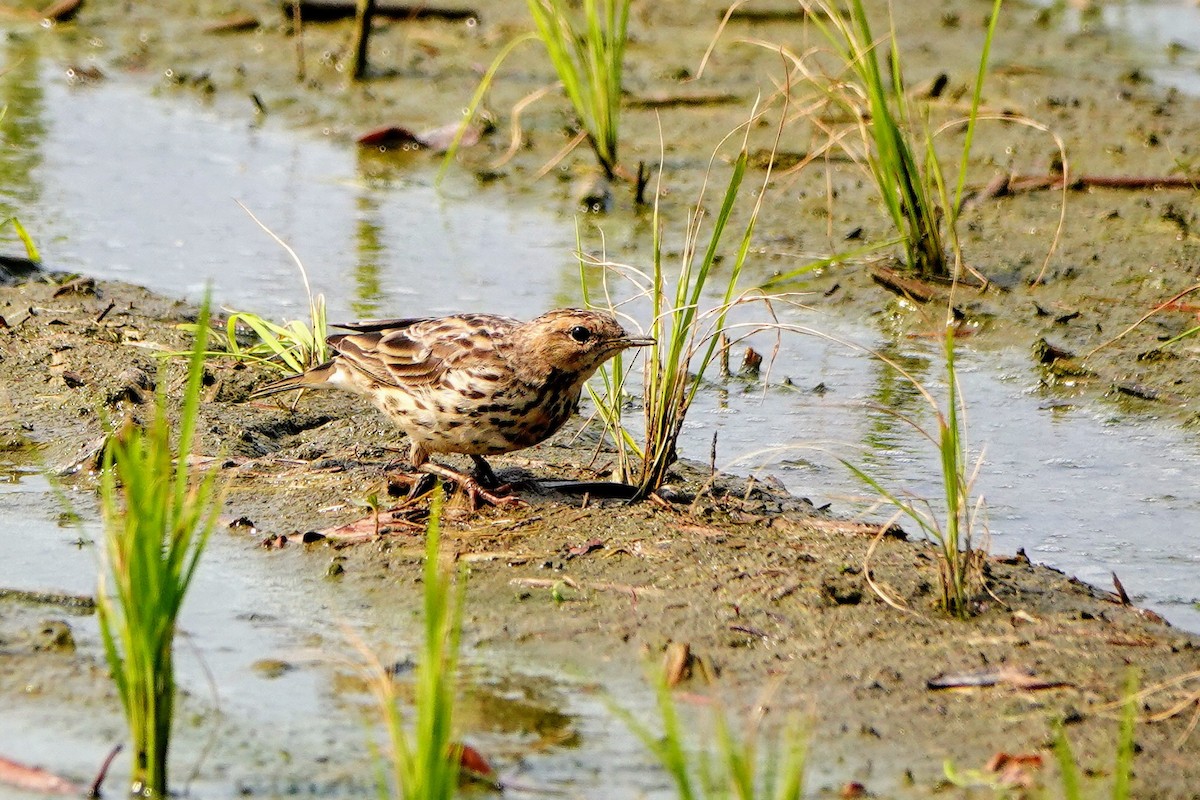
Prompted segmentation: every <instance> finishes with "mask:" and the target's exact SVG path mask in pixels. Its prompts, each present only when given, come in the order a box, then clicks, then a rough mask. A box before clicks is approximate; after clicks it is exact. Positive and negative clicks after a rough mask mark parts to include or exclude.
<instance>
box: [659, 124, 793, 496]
mask: <svg viewBox="0 0 1200 800" xmlns="http://www.w3.org/2000/svg"><path fill="white" fill-rule="evenodd" d="M752 118H756V115H752ZM746 130H747V133H748V131H749V128H748V127H747V129H746ZM713 157H714V158H715V157H716V154H715V153H714V156H713ZM748 163H749V152H748V149H747V147H746V142H745V141H743V143H742V148H741V151H740V152H739V154H738V156H737V158H736V159H735V160H734V162H733V169H732V171H731V173H730V176H729V181H728V183H727V184H726V187H725V194H724V196H723V198H722V201H721V205H720V208H719V210H718V211H717V214H716V216H715V217H714V219H713V223H712V228H711V230H710V232H709V234H708V240H707V243H706V244H705V246H704V250H703V254H702V255H701V254H700V253H701V251H700V244H701V234H700V231H701V224H702V221H703V218H704V211H703V205H702V202H698V203H697V205H696V207H695V209H694V211H693V213H692V214H691V218H690V220H689V224H688V228H687V232H686V235H685V240H684V247H683V252H682V255H681V258H680V263H679V267H678V270H677V271H676V272H675V274H674V275H672V276H670V279H668V275H667V272H666V270H665V268H664V265H663V243H662V223H661V219H660V210H659V202H660V198H661V194H662V193H661V188H659V189H658V190H657V191H656V196H655V201H654V218H653V224H654V238H653V271H652V273H651V284H650V302H651V305H652V307H653V312H654V316H653V322H652V324H651V329H650V331H649V332H650V335H651V336H653V337H654V339H655V342H656V344H654V345H652V346H651V347H650V348H649V353H648V355H647V357H646V362H645V379H644V384H643V398H644V409H645V410H644V413H645V418H646V443H645V447H644V448H643V460H642V472H641V476H640V478H639V481H638V490H639V492H638V493H639V496H642V497H644V496H647V495H649V494H650V493H651V492H654V491H655V490H657V489H658V488H659V487H660V486H661V485H662V484H663V482H664V481H665V480H666V477H667V470H668V469H669V468H670V467H671V465H672V464H673V463H674V462H675V460H676V458H677V453H676V444H677V442H678V440H679V435H680V433H681V432H682V430H683V423H684V418H685V417H686V415H687V412H688V409H689V408H690V407H691V404H692V401H693V400H695V397H696V393H697V392H698V391H699V389H700V386H701V385H702V384H703V380H704V375H705V373H706V372H707V371H708V369H709V368H710V367H711V366H712V363H713V361H714V359H715V358H716V357H717V355H718V345H719V344H720V342H721V334H722V333H723V332H724V329H725V326H726V318H727V315H728V314H729V311H730V309H731V308H733V306H734V305H735V304H736V303H737V300H738V282H739V279H740V278H741V274H742V270H743V268H744V267H745V265H746V260H747V258H748V256H749V254H750V244H751V241H752V240H753V236H754V226H755V223H756V222H757V220H758V214H759V211H760V210H761V208H762V202H763V197H765V195H766V187H767V185H768V183H769V181H770V179H771V171H770V169H768V170H767V172H766V175H765V177H764V178H763V184H762V190H761V191H759V192H758V196H757V198H756V200H755V203H754V207H753V209H752V211H751V213H750V215H749V218H748V220H747V222H746V224H745V227H744V228H743V229H742V233H741V239H740V240H739V241H738V244H737V253H736V255H735V256H734V258H733V259H732V260H731V263H730V265H729V267H728V271H727V272H726V273H725V274H724V275H722V276H721V278H720V289H721V292H720V297H721V299H720V301H719V302H718V303H717V304H715V307H714V309H713V310H712V311H711V312H705V313H702V312H701V308H702V306H703V304H704V297H705V291H706V289H707V288H708V285H709V278H710V276H711V275H712V271H713V266H714V265H715V264H716V262H717V256H718V254H719V252H720V249H721V245H722V243H723V240H724V234H725V229H726V227H727V226H728V224H729V221H730V219H731V218H732V216H733V211H734V206H735V204H736V201H737V199H738V194H739V192H740V190H741V187H742V181H743V180H744V178H745V174H746V167H747V165H748ZM710 168H711V162H710ZM661 174H662V173H661V170H660V172H659V175H660V180H661ZM698 256H699V258H698V260H697V257H698ZM672 282H673V283H674V289H673V291H672V289H671V287H670V285H669V284H670V283H672ZM706 323H707V324H708V326H707V328H705V324H706Z"/></svg>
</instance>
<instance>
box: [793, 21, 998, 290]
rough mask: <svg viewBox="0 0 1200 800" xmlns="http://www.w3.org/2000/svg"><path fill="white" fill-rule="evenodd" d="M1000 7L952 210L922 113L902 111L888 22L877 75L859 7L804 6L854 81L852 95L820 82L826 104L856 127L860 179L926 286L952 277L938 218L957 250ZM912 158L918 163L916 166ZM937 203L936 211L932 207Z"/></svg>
mask: <svg viewBox="0 0 1200 800" xmlns="http://www.w3.org/2000/svg"><path fill="white" fill-rule="evenodd" d="M1001 2H1002V0H994V4H993V7H992V14H991V17H990V18H989V22H988V28H987V33H986V35H985V38H984V44H983V48H982V52H981V56H980V61H979V68H978V71H977V73H976V81H975V86H974V90H973V93H972V98H971V110H970V113H969V115H968V117H967V131H966V136H965V139H964V143H963V146H962V149H961V151H960V158H959V173H958V176H957V179H956V185H955V196H954V202H952V203H951V202H949V200H948V198H947V196H946V190H945V180H944V177H943V171H942V167H941V164H940V162H939V160H938V158H937V154H936V152H934V148H933V136H932V134H931V133H930V131H929V125H928V120H927V119H926V111H925V110H922V111H921V112H920V113H918V112H917V111H915V110H914V109H912V108H911V107H910V100H909V95H908V92H907V91H906V88H905V83H904V77H903V69H902V64H901V58H900V48H899V44H898V41H897V37H896V30H895V26H894V24H893V22H892V20H891V17H890V15H889V35H888V37H887V38H886V39H885V40H883V41H886V42H887V43H888V44H889V45H890V55H889V56H888V57H887V59H886V65H887V69H886V71H885V70H884V68H882V67H881V65H880V58H879V56H878V54H877V48H878V47H879V45H880V41H878V40H876V39H875V38H874V35H873V34H872V30H871V25H870V21H869V19H868V17H867V13H866V10H865V8H864V7H863V3H862V0H852V1H851V3H850V6H849V17H848V18H847V17H846V16H844V15H842V14H841V13H837V11H836V9H834V8H833V7H832V6H831V5H830V4H828V3H827V2H824V0H821V1H820V2H816V3H811V4H810V3H804V5H805V7H806V8H808V9H809V10H810V11H819V12H821V13H813V14H812V15H811V17H810V18H811V19H812V20H813V23H814V24H815V25H816V26H817V27H818V29H819V30H820V31H821V32H822V34H823V35H824V36H825V38H826V39H827V40H828V41H829V42H830V44H831V46H832V47H833V50H834V52H835V54H836V57H837V59H838V60H839V62H840V63H841V64H843V65H844V66H845V68H846V69H847V70H849V72H850V73H851V74H852V75H853V76H854V78H855V81H856V83H855V84H854V85H853V86H852V87H848V86H846V85H845V84H844V83H843V82H841V81H839V80H836V79H833V78H825V79H824V80H823V82H824V83H825V84H826V87H825V88H826V91H827V94H828V96H829V98H830V99H831V100H832V101H833V102H835V103H836V104H838V105H840V106H843V107H844V108H846V109H847V110H849V111H850V112H851V113H853V114H854V116H855V118H856V119H858V120H859V127H860V128H861V130H862V138H863V151H864V155H865V160H866V162H867V166H868V171H869V172H870V174H871V177H872V179H873V181H874V184H875V187H876V190H877V192H878V193H879V196H880V199H881V200H882V201H883V204H884V206H885V207H886V209H887V212H888V216H889V217H890V218H891V220H892V223H893V225H895V227H896V229H897V230H898V231H899V232H900V234H901V237H902V239H903V242H904V249H905V261H906V263H907V264H908V266H909V267H910V268H911V269H913V270H915V271H916V272H918V273H919V274H920V275H921V276H923V277H926V278H950V277H953V276H954V275H953V274H952V270H951V268H950V263H949V261H948V259H947V254H946V248H945V241H944V236H943V232H942V231H943V228H942V222H943V217H945V224H946V228H947V229H948V230H949V231H950V234H951V236H952V237H954V238H955V241H956V242H957V234H956V226H957V221H958V213H959V208H960V206H961V200H962V193H963V189H964V187H965V181H966V168H967V163H968V161H969V158H970V151H971V145H972V142H973V140H974V133H975V126H976V122H977V119H978V115H979V105H980V102H981V98H982V93H983V82H984V77H985V76H986V71H987V62H988V58H989V56H990V53H991V43H992V39H993V38H994V36H995V33H996V25H997V20H998V17H999V12H1000V6H1001ZM864 99H865V105H864ZM918 131H919V132H920V134H918ZM918 135H920V137H921V139H918ZM918 154H921V155H922V156H923V157H922V158H918ZM939 197H940V199H941V201H942V202H941V204H940V205H939V204H938V203H937V202H935V200H936V199H938V198H939ZM956 253H957V247H956Z"/></svg>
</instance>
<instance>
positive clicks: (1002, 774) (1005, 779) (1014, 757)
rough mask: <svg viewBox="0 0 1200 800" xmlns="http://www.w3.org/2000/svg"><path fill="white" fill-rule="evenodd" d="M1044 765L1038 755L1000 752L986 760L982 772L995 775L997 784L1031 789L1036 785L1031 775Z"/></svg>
mask: <svg viewBox="0 0 1200 800" xmlns="http://www.w3.org/2000/svg"><path fill="white" fill-rule="evenodd" d="M1044 763H1045V762H1044V761H1043V759H1042V757H1041V755H1039V754H1038V753H1016V754H1014V753H1004V752H1000V753H996V754H995V755H994V756H992V757H991V758H990V759H988V763H987V765H986V766H985V767H984V770H985V771H987V772H991V773H993V774H995V776H996V780H997V782H998V783H1000V784H1002V785H1004V786H1008V787H1012V788H1017V787H1021V788H1025V789H1031V788H1033V786H1034V785H1035V783H1036V780H1035V778H1034V776H1033V773H1034V772H1035V771H1037V770H1039V769H1041V768H1042V766H1043V765H1044Z"/></svg>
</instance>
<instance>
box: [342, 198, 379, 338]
mask: <svg viewBox="0 0 1200 800" xmlns="http://www.w3.org/2000/svg"><path fill="white" fill-rule="evenodd" d="M378 197H379V196H378V194H377V193H375V192H372V191H364V192H361V193H360V194H359V196H358V202H357V211H358V221H357V224H356V226H355V244H356V245H357V246H356V247H355V248H354V254H355V262H354V293H353V299H352V300H351V301H350V310H351V311H353V312H354V316H355V317H356V318H358V319H366V318H369V317H379V316H382V314H381V311H380V309H381V307H382V306H383V303H384V300H385V299H386V298H385V295H384V292H383V289H382V284H381V282H380V272H381V269H380V264H381V259H382V258H383V256H384V245H383V240H382V236H381V232H382V228H383V221H382V220H381V219H380V215H379V201H378Z"/></svg>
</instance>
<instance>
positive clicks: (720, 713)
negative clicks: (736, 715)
mask: <svg viewBox="0 0 1200 800" xmlns="http://www.w3.org/2000/svg"><path fill="white" fill-rule="evenodd" d="M655 694H656V699H657V706H658V714H659V719H660V723H661V727H662V732H661V733H655V732H654V731H653V730H652V729H651V728H650V727H648V726H647V725H645V724H643V723H642V722H640V721H638V720H637V719H636V718H635V717H634V716H633V715H632V714H631V713H630V712H629V711H627V710H626V709H623V708H620V707H619V706H613V712H614V713H615V714H616V715H617V716H618V717H620V718H621V720H622V721H623V722H624V723H625V725H626V726H627V727H628V728H629V730H630V731H632V732H633V734H634V735H635V736H637V737H638V739H640V740H641V741H642V744H643V745H644V746H645V747H646V749H647V750H649V751H650V753H651V754H652V755H653V756H654V757H655V758H656V759H657V760H658V762H659V763H660V764H661V765H662V766H663V768H664V769H665V770H666V772H667V775H668V776H669V777H670V778H671V782H672V783H673V784H674V786H675V794H676V796H677V797H679V798H680V800H701V798H704V799H705V800H718V799H719V798H734V797H736V798H739V800H799V798H801V797H802V796H803V795H804V768H805V761H806V757H807V752H808V737H807V735H806V733H805V731H804V726H803V725H802V724H801V723H800V722H798V721H797V720H794V719H793V720H791V721H790V722H788V723H787V724H785V725H784V726H783V727H782V729H781V730H780V731H779V732H778V734H777V738H776V739H774V740H772V741H767V742H766V743H765V747H764V746H763V745H764V742H763V741H762V735H763V732H762V730H761V726H762V719H761V718H759V719H756V720H754V724H752V725H748V726H747V730H746V731H745V733H743V734H739V733H738V732H737V731H736V730H735V729H734V727H733V726H732V725H731V723H730V720H729V717H728V715H727V714H726V713H725V711H724V709H723V708H722V707H721V706H720V705H717V704H714V705H713V707H712V709H713V710H712V727H713V731H712V733H713V737H712V738H715V740H716V752H715V754H714V753H713V752H711V751H710V749H709V748H708V746H707V744H706V742H707V741H708V738H705V739H704V740H703V741H701V742H697V741H695V740H694V739H693V737H692V736H690V735H689V734H687V733H685V723H684V722H683V721H682V720H681V719H680V714H679V710H678V709H677V708H676V705H675V699H674V698H673V697H672V696H671V689H670V687H669V686H667V681H666V678H665V676H664V675H663V674H662V672H661V671H660V672H659V673H657V675H656V678H655Z"/></svg>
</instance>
